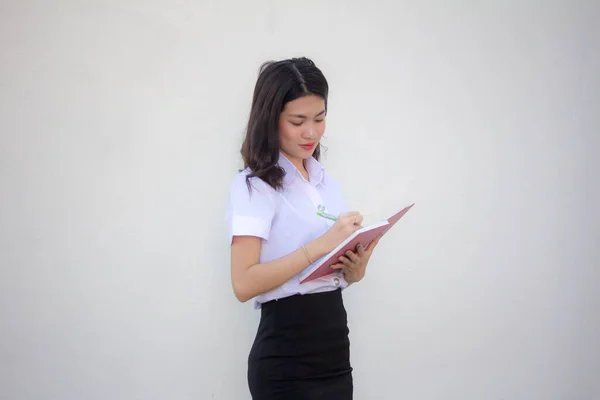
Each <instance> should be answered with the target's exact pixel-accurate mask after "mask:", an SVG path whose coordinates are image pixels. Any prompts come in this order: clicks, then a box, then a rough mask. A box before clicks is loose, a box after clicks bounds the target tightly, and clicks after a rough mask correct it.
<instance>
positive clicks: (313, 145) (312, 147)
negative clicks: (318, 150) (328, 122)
mask: <svg viewBox="0 0 600 400" xmlns="http://www.w3.org/2000/svg"><path fill="white" fill-rule="evenodd" d="M300 147H302V148H303V149H304V150H312V149H314V148H315V143H310V144H301V145H300Z"/></svg>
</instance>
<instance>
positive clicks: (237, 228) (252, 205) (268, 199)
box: [227, 173, 276, 243]
mask: <svg viewBox="0 0 600 400" xmlns="http://www.w3.org/2000/svg"><path fill="white" fill-rule="evenodd" d="M250 183H251V188H252V190H251V191H250V190H249V188H248V185H247V184H246V174H243V173H240V174H238V175H236V177H235V178H234V180H233V183H232V184H231V187H230V190H229V207H228V211H227V223H228V224H229V240H230V243H231V240H232V239H233V237H234V236H257V237H260V238H262V239H265V240H268V239H269V233H270V231H271V223H272V221H273V217H274V216H275V210H276V204H275V198H274V193H273V189H272V188H271V187H270V186H269V185H268V184H267V183H265V182H264V181H263V180H262V179H259V178H251V179H250Z"/></svg>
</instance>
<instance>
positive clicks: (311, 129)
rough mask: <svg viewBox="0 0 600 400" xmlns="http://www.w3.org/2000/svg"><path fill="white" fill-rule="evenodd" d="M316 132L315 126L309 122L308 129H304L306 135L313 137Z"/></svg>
mask: <svg viewBox="0 0 600 400" xmlns="http://www.w3.org/2000/svg"><path fill="white" fill-rule="evenodd" d="M314 134H315V128H314V126H313V125H312V124H308V125H307V128H306V130H305V131H304V137H306V138H312V137H313V136H314Z"/></svg>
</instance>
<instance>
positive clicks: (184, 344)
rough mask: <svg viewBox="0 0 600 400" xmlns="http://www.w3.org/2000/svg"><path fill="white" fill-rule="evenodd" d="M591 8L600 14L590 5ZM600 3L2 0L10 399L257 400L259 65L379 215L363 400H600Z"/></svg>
mask: <svg viewBox="0 0 600 400" xmlns="http://www.w3.org/2000/svg"><path fill="white" fill-rule="evenodd" d="M594 3H595V4H594ZM599 17H600V14H599V7H598V3H596V2H593V1H554V2H539V1H502V2H500V1H496V2H491V1H484V2H474V1H473V2H466V1H446V2H416V1H413V2H406V1H377V0H374V1H370V2H365V1H346V2H341V1H329V2H320V1H312V0H305V1H274V0H256V1H241V0H238V1H216V0H214V1H203V0H200V1H185V0H171V1H166V0H146V1H141V0H138V1H135V0H119V1H116V0H114V1H99V0H96V1H92V0H89V1H83V0H81V1H74V0H72V1H66V0H63V1H51V2H49V1H9V0H4V1H2V2H0V267H1V270H0V397H1V398H3V399H11V400H38V399H44V400H46V399H52V400H54V399H56V400H58V399H61V400H80V399H86V400H106V399H111V400H121V399H123V400H131V399H140V400H155V399H156V400H159V399H160V400H162V399H165V400H167V399H168V400H191V399H202V400H204V399H208V400H238V399H249V394H248V390H247V385H246V358H247V354H248V351H249V348H250V345H251V342H252V340H253V337H254V333H255V330H256V326H257V323H258V318H259V313H258V312H257V311H255V310H253V309H252V304H251V302H249V303H246V304H241V303H238V302H237V301H236V300H235V298H234V295H233V292H232V290H231V286H230V280H229V279H230V278H229V249H228V243H227V227H226V226H225V219H224V216H225V211H226V205H227V204H226V201H227V190H228V187H229V184H230V182H231V179H232V177H233V175H234V174H235V173H236V171H237V168H239V167H241V163H240V158H239V146H240V144H241V140H242V137H243V131H244V124H245V122H246V118H247V116H248V111H249V106H250V100H251V96H252V90H253V86H254V82H255V79H256V76H257V71H258V68H259V66H260V64H261V63H262V62H263V61H266V60H269V59H280V58H287V57H292V56H302V55H305V56H308V57H311V58H312V59H313V60H314V61H315V62H316V63H317V65H318V66H320V67H321V68H322V70H323V71H324V73H325V75H326V76H327V78H328V80H329V83H330V86H331V97H330V109H329V116H328V128H327V131H326V137H325V140H324V144H325V145H326V146H327V148H328V150H327V152H326V153H325V157H324V160H323V162H324V164H325V165H326V167H327V168H328V170H329V172H330V173H331V174H332V175H334V176H335V177H336V178H337V179H338V180H339V181H340V183H341V185H342V187H343V189H344V192H345V195H346V199H347V202H348V203H349V205H350V206H351V207H352V208H355V209H358V210H359V211H361V212H363V213H365V214H367V217H369V218H372V219H374V218H378V217H385V216H387V215H388V214H389V213H391V212H392V211H394V210H396V209H398V208H400V207H402V206H404V205H405V204H408V203H409V202H416V206H415V207H414V208H413V210H411V212H410V213H409V214H408V215H407V216H406V217H405V219H403V220H402V221H401V222H400V223H399V225H398V226H397V228H395V229H394V230H393V231H392V232H390V234H389V236H386V238H385V239H384V240H382V241H381V243H380V245H379V247H378V250H377V252H376V253H375V255H374V256H373V259H372V262H371V264H370V266H369V270H368V273H367V277H366V278H365V280H364V281H363V282H361V283H360V284H358V285H356V286H353V287H351V288H350V289H349V290H348V291H346V293H345V299H346V305H347V308H348V312H349V320H350V321H349V323H350V330H351V342H352V362H353V365H354V367H355V375H354V376H355V386H356V394H355V398H356V399H357V400H364V399H369V400H371V399H377V400H379V399H383V400H385V399H390V400H395V399H423V400H429V399H432V400H433V399H435V400H437V399H444V400H447V399H456V400H458V399H460V400H467V399H469V400H470V399H473V400H480V399H486V400H491V399H494V400H501V399H511V400H515V399H522V400H530V399H544V400H554V399H556V400H558V399H561V400H563V399H564V400H573V399H578V400H580V399H583V400H593V399H597V398H599V397H600V383H599V382H600V380H599V379H600V342H599V337H600V294H599V291H598V289H599V284H600V246H599V245H598V243H599V239H600V213H599V211H598V205H599V204H600V180H599V179H598V173H599V172H600V162H599V160H598V154H599V152H600V137H599V135H600V118H599V115H600V112H599V111H600V101H599V93H600V87H599V83H600V82H599V78H598V71H600V62H599V56H598V52H599V49H600V30H599V27H598V18H599Z"/></svg>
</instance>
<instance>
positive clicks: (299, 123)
mask: <svg viewBox="0 0 600 400" xmlns="http://www.w3.org/2000/svg"><path fill="white" fill-rule="evenodd" d="M290 124H292V125H294V126H300V125H302V122H293V121H290Z"/></svg>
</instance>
